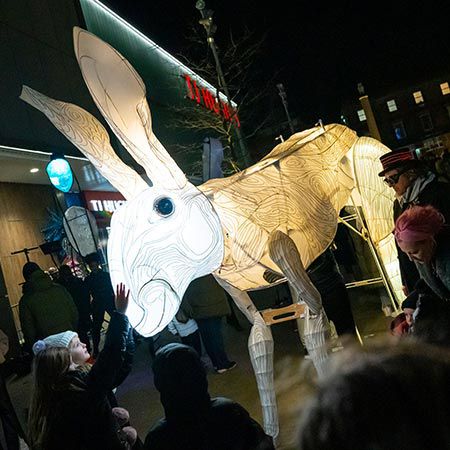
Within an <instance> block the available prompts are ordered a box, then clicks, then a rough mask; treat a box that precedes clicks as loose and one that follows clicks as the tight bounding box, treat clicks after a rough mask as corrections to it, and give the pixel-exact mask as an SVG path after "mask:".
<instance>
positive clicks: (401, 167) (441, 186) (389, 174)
mask: <svg viewBox="0 0 450 450" xmlns="http://www.w3.org/2000/svg"><path fill="white" fill-rule="evenodd" d="M380 162H381V164H382V166H383V170H382V171H381V172H380V173H379V174H378V176H380V177H384V182H385V183H386V184H387V185H388V186H389V187H390V188H392V189H394V191H395V197H396V199H395V201H394V221H396V220H397V218H398V217H399V216H400V215H401V214H402V213H403V211H405V210H406V209H407V208H409V207H410V206H414V205H432V206H434V207H435V208H437V209H438V210H439V211H440V212H441V213H442V214H443V215H444V217H445V221H446V223H450V184H449V183H444V182H441V181H438V179H437V176H436V174H434V173H433V172H432V171H431V170H430V169H429V167H428V166H427V165H426V164H425V163H424V162H423V161H420V160H418V159H417V157H416V154H415V152H414V151H413V150H411V149H409V148H400V149H398V150H393V151H391V152H389V153H386V154H384V155H383V156H381V157H380ZM397 252H398V259H399V263H400V273H401V276H402V284H403V292H404V293H405V295H408V294H409V293H411V292H412V291H413V290H414V286H415V284H416V283H417V281H418V280H419V278H420V277H419V273H418V271H417V269H416V266H415V264H414V263H413V262H412V261H410V260H409V258H408V256H407V255H406V254H405V253H403V252H402V251H401V250H400V248H399V247H398V246H397Z"/></svg>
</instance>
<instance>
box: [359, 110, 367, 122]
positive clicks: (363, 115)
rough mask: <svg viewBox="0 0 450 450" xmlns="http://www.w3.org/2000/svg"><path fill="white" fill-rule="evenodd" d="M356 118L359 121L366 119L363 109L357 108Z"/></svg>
mask: <svg viewBox="0 0 450 450" xmlns="http://www.w3.org/2000/svg"><path fill="white" fill-rule="evenodd" d="M358 118H359V121H360V122H364V121H365V120H367V118H366V113H365V112H364V110H363V109H358Z"/></svg>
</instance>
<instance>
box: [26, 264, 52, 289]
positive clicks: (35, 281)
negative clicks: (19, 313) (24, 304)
mask: <svg viewBox="0 0 450 450" xmlns="http://www.w3.org/2000/svg"><path fill="white" fill-rule="evenodd" d="M29 284H30V290H31V291H33V292H39V291H45V290H47V289H50V288H51V287H52V285H53V281H52V280H51V278H50V277H49V276H48V275H47V274H46V273H45V272H44V271H43V270H40V269H39V270H36V271H35V272H33V273H32V274H31V278H30V281H29Z"/></svg>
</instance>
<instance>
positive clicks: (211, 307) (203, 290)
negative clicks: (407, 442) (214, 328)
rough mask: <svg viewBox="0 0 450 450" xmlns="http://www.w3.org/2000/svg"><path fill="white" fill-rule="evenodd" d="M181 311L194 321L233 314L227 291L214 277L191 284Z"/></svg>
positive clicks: (203, 278) (202, 278)
mask: <svg viewBox="0 0 450 450" xmlns="http://www.w3.org/2000/svg"><path fill="white" fill-rule="evenodd" d="M181 310H182V312H183V313H184V314H186V315H187V316H188V317H190V318H192V319H208V318H210V317H222V316H226V315H228V314H230V312H231V310H230V305H229V304H228V300H227V296H226V294H225V291H224V290H223V289H222V287H221V286H220V285H219V284H218V283H217V281H216V280H215V278H214V277H213V276H212V275H206V276H204V277H201V278H197V279H196V280H194V281H192V282H191V284H190V285H189V286H188V288H187V290H186V292H185V294H184V296H183V301H182V303H181Z"/></svg>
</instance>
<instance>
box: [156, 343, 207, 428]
mask: <svg viewBox="0 0 450 450" xmlns="http://www.w3.org/2000/svg"><path fill="white" fill-rule="evenodd" d="M153 373H154V383H155V387H156V389H158V391H159V393H160V398H161V403H162V405H163V407H164V411H165V415H166V420H167V421H168V422H169V423H171V422H172V423H173V422H177V423H178V424H180V423H183V424H184V425H185V426H187V425H188V423H190V424H192V423H195V422H198V421H200V420H201V418H202V416H203V417H204V416H205V415H206V413H207V412H208V410H209V408H210V406H211V399H210V396H209V393H208V380H207V377H206V370H205V368H204V366H203V363H202V361H201V359H200V357H199V356H198V354H197V352H196V351H195V350H194V349H193V348H192V347H189V346H187V345H183V344H178V343H173V344H168V345H166V346H164V347H162V348H161V349H160V350H158V352H157V354H156V358H155V361H154V363H153Z"/></svg>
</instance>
